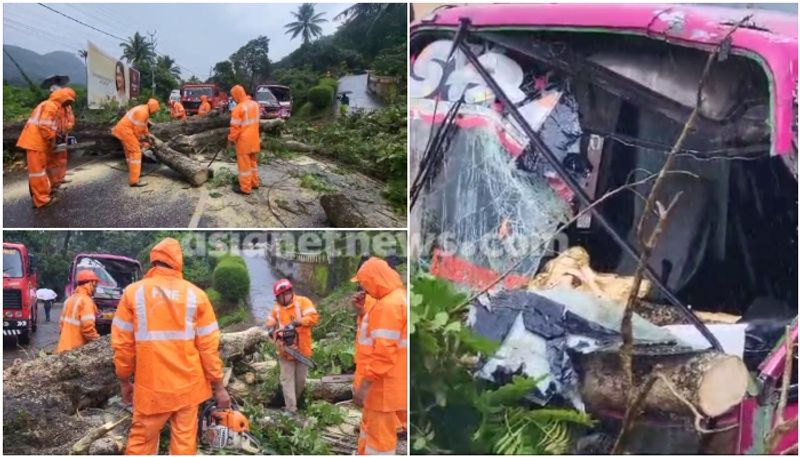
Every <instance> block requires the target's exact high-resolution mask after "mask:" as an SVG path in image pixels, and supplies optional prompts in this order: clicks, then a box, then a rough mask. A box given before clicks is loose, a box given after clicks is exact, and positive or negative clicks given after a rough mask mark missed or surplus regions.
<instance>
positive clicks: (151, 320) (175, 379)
mask: <svg viewBox="0 0 800 457" xmlns="http://www.w3.org/2000/svg"><path fill="white" fill-rule="evenodd" d="M156 261H159V262H162V263H164V264H166V265H169V267H170V268H167V267H164V266H158V265H155V266H153V267H152V268H151V269H150V271H148V272H147V274H146V275H145V278H144V279H142V280H141V281H137V282H135V283H133V284H131V285H129V286H128V287H126V288H125V291H124V292H123V293H122V299H121V300H120V302H119V305H118V306H117V313H116V315H115V316H114V321H113V324H112V326H111V345H112V347H113V348H114V367H115V369H116V374H117V377H118V378H120V379H127V378H130V377H131V376H134V389H133V405H134V408H135V409H136V410H137V411H139V412H140V413H142V414H159V413H165V412H170V411H177V410H179V409H181V408H185V407H187V406H191V405H198V404H200V403H202V402H203V401H205V400H207V399H208V398H210V397H211V383H212V382H217V381H219V380H221V379H222V360H221V359H220V356H219V327H218V325H217V318H216V316H215V315H214V310H213V308H212V307H211V303H210V302H209V300H208V297H207V296H206V294H205V292H203V290H202V289H200V288H198V287H197V286H195V285H194V284H192V283H190V282H189V281H185V280H184V279H183V274H182V273H181V271H182V270H183V253H182V252H181V247H180V244H179V243H178V241H177V240H175V239H173V238H165V239H164V240H163V241H161V242H160V243H158V244H157V245H156V246H155V247H153V249H152V250H151V251H150V262H151V263H154V262H156Z"/></svg>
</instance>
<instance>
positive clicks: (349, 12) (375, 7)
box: [333, 3, 405, 21]
mask: <svg viewBox="0 0 800 457" xmlns="http://www.w3.org/2000/svg"><path fill="white" fill-rule="evenodd" d="M404 7H405V4H403V3H356V4H354V5H353V6H351V7H349V8H347V9H345V10H344V11H342V12H341V13H339V14H337V15H336V16H334V18H333V19H334V20H337V21H338V20H371V21H376V20H378V18H379V17H381V15H382V14H383V13H385V12H387V11H389V10H390V9H392V8H404Z"/></svg>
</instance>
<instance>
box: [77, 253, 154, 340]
mask: <svg viewBox="0 0 800 457" xmlns="http://www.w3.org/2000/svg"><path fill="white" fill-rule="evenodd" d="M81 270H92V271H94V273H95V274H96V275H97V277H99V278H100V282H98V284H97V288H96V290H95V292H94V296H93V297H92V298H93V299H94V302H95V304H96V305H97V314H96V315H95V319H96V320H95V325H96V326H97V331H98V333H100V334H107V333H109V332H110V331H111V321H112V320H113V319H114V313H115V312H116V310H117V304H119V300H120V298H122V291H123V290H124V289H125V287H127V286H128V285H129V284H131V283H133V282H135V281H138V280H140V279H141V278H142V264H141V263H139V261H138V260H135V259H131V258H130V257H125V256H121V255H114V254H89V253H81V254H77V255H76V256H75V258H74V259H73V261H72V265H71V266H70V269H69V279H68V280H69V282H68V283H67V285H66V287H65V288H64V296H65V297H69V296H70V295H72V293H73V292H74V291H75V287H77V285H78V284H77V281H76V278H77V276H78V272H79V271H81Z"/></svg>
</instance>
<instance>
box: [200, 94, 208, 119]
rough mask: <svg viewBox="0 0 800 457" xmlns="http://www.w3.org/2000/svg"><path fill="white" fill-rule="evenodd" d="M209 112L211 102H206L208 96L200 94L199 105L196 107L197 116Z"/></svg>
mask: <svg viewBox="0 0 800 457" xmlns="http://www.w3.org/2000/svg"><path fill="white" fill-rule="evenodd" d="M210 112H211V103H208V97H206V96H205V95H201V96H200V107H199V108H197V115H198V116H205V115H206V114H208V113H210Z"/></svg>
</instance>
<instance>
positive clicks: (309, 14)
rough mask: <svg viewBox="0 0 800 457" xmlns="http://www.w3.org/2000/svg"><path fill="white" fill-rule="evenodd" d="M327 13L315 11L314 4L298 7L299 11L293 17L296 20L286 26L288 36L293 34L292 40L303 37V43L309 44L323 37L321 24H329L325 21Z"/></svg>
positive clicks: (293, 13)
mask: <svg viewBox="0 0 800 457" xmlns="http://www.w3.org/2000/svg"><path fill="white" fill-rule="evenodd" d="M324 15H325V13H324V12H323V13H317V12H315V11H314V4H313V3H303V4H301V5H300V6H298V7H297V11H296V12H295V11H292V16H294V18H295V19H296V20H295V21H294V22H290V23H288V24H286V25H285V26H284V28H286V34H287V35H288V34H291V35H292V39H295V38H297V35H301V36H302V37H303V43H309V42H311V40H312V39H313V38H317V37H319V36H321V35H322V27H320V25H319V24H322V23H323V22H328V20H327V19H324V18H323V17H322V16H324Z"/></svg>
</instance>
